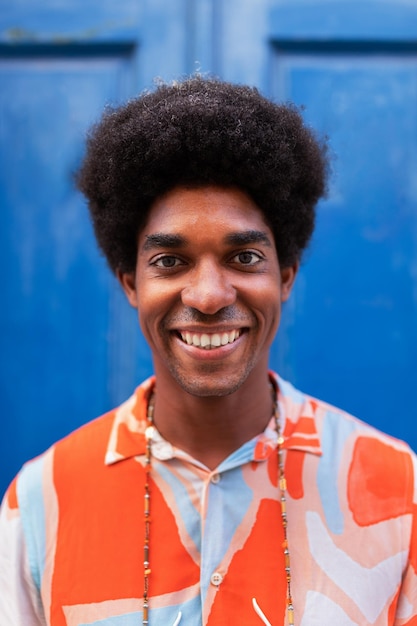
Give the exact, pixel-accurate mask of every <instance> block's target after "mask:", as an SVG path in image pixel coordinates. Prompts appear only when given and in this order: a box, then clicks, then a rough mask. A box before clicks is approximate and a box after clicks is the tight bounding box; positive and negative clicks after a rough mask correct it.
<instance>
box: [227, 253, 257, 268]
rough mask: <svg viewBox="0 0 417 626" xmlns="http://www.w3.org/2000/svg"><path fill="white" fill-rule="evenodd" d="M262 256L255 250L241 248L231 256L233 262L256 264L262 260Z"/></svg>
mask: <svg viewBox="0 0 417 626" xmlns="http://www.w3.org/2000/svg"><path fill="white" fill-rule="evenodd" d="M262 260H263V259H262V256H261V255H260V254H258V253H257V252H251V251H250V250H242V252H238V254H235V255H234V256H233V257H232V261H233V262H234V263H239V265H249V266H251V265H256V264H257V263H260V262H261V261H262Z"/></svg>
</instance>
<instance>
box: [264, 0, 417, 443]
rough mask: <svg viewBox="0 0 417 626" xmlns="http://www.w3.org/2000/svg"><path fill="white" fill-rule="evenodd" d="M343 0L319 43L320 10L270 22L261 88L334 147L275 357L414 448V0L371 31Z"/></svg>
mask: <svg viewBox="0 0 417 626" xmlns="http://www.w3.org/2000/svg"><path fill="white" fill-rule="evenodd" d="M364 4H366V3H364ZM328 6H329V5H328V4H327V7H328ZM355 6H356V5H355ZM320 7H321V8H323V7H324V5H323V4H320ZM374 7H375V4H372V3H369V6H367V10H368V11H371V9H372V10H373V9H374ZM315 8H316V9H317V10H318V9H319V3H318V4H317V5H316V7H315ZM333 8H336V7H333ZM341 8H342V9H343V10H342V11H341V12H339V11H336V13H337V14H338V16H339V18H340V21H339V22H337V24H338V27H337V28H336V26H335V28H334V31H332V35H331V37H329V38H328V40H326V37H327V36H328V34H329V31H328V22H326V19H325V17H324V11H323V14H322V15H319V14H315V18H316V21H315V23H314V24H315V25H314V29H313V26H312V25H311V23H308V24H306V29H307V30H308V29H310V30H309V31H308V32H307V30H305V31H303V32H302V31H301V21H300V20H299V21H298V22H297V24H298V25H299V26H300V28H298V27H297V28H296V27H295V21H294V20H295V15H294V13H293V11H292V8H290V7H289V6H287V7H286V9H287V10H288V14H290V15H291V16H292V18H294V20H293V21H291V20H289V19H288V20H287V21H285V19H284V17H285V11H283V12H280V11H276V12H275V13H274V19H275V18H276V19H277V22H276V24H275V22H274V21H273V20H272V21H271V23H272V25H274V24H275V25H276V26H277V29H276V31H274V32H273V33H271V37H270V41H271V42H272V43H271V48H270V61H269V67H270V76H269V79H270V80H269V86H270V93H271V94H272V95H273V96H274V97H275V98H277V99H278V100H286V99H290V100H293V101H295V102H296V103H297V104H299V105H302V106H303V107H305V116H306V118H307V120H308V121H309V122H310V123H311V124H312V126H313V127H315V128H318V129H319V130H320V131H321V132H322V133H324V134H327V135H328V136H329V137H330V147H331V151H332V153H333V156H334V159H333V165H332V168H333V174H332V179H331V186H330V192H329V197H328V199H327V201H325V202H323V203H322V204H321V208H320V211H319V215H318V223H317V231H316V235H315V238H314V240H313V243H312V246H311V250H310V252H309V253H308V255H307V258H306V263H305V265H304V266H303V267H302V270H301V273H300V277H299V280H298V284H297V286H296V289H295V293H294V301H293V302H292V303H291V304H290V306H289V307H288V309H289V310H287V311H286V312H285V315H284V328H283V329H282V331H281V333H280V337H279V338H278V341H277V343H276V352H275V354H274V359H273V360H274V362H275V363H277V364H279V366H280V369H281V370H282V371H284V373H286V374H287V375H288V376H289V377H290V378H291V379H293V380H295V382H296V384H297V385H298V386H300V387H301V388H304V389H306V390H308V391H309V392H310V393H313V394H315V395H318V396H320V397H324V398H326V399H327V400H328V401H329V402H332V403H334V404H337V405H339V406H342V407H344V408H345V409H346V410H349V411H351V412H353V413H355V414H357V415H358V416H360V417H362V418H363V419H364V420H366V421H369V422H371V423H373V424H374V425H376V426H377V427H379V428H381V429H383V430H385V431H386V432H389V433H391V434H393V435H395V436H398V437H401V438H403V439H406V440H407V441H408V442H410V444H411V445H412V446H413V447H414V448H415V449H417V427H416V423H415V419H414V418H415V416H414V413H415V409H414V402H413V399H412V391H413V390H414V389H415V387H416V383H417V323H416V322H417V297H416V294H417V272H416V268H417V253H416V250H417V248H416V243H417V242H416V233H417V211H416V207H417V125H416V118H415V111H416V107H417V89H416V85H417V40H416V38H415V32H416V27H417V19H415V18H416V16H417V13H416V11H417V4H416V3H407V5H406V6H399V5H398V4H397V3H396V4H395V7H394V5H393V4H389V3H385V6H384V7H383V10H382V12H381V13H380V14H379V17H378V20H376V21H375V20H371V22H372V23H369V27H368V30H367V29H366V23H365V24H364V23H363V22H361V21H359V24H358V27H357V28H356V30H355V21H354V19H353V8H354V7H353V3H352V5H351V9H352V10H351V12H350V19H348V13H349V12H348V8H349V7H348V3H343V4H342V5H341ZM365 8H366V7H365V6H364V5H363V6H362V11H365ZM394 8H395V11H394V12H396V16H395V19H394V17H393V10H394ZM337 9H340V7H337ZM403 9H404V11H403V12H402V10H403ZM308 14H309V15H310V13H308ZM278 15H279V16H280V18H282V19H281V20H280V21H279V25H278V18H277V16H278ZM364 15H365V16H366V15H367V14H366V12H365V14H364ZM286 17H287V18H288V15H287V16H286ZM320 17H322V18H323V28H322V29H321V30H320V25H319V23H320ZM411 18H413V19H412V23H411V24H409V23H408V21H409V20H410V19H411ZM363 19H365V17H363ZM366 19H369V20H370V17H369V15H368V17H367V18H366ZM391 19H393V20H394V28H393V30H390V31H389V36H388V35H387V33H384V28H385V29H387V32H388V30H389V29H388V26H389V20H391ZM401 24H402V25H403V28H402V30H401V28H400V25H401ZM291 32H293V37H291V36H290V35H291ZM393 34H395V37H394V36H393ZM301 35H302V36H301ZM307 35H309V36H310V39H308V38H307ZM347 35H348V36H349V40H347ZM365 35H366V37H365ZM385 35H387V36H386V39H385V40H384V39H383V37H384V36H385ZM281 36H282V39H281ZM338 36H339V38H338ZM412 36H413V37H414V39H412ZM299 37H300V38H299ZM373 37H375V40H374V41H373V40H372V38H373ZM280 339H281V341H282V344H281V343H280Z"/></svg>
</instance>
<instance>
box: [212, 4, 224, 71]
mask: <svg viewBox="0 0 417 626" xmlns="http://www.w3.org/2000/svg"><path fill="white" fill-rule="evenodd" d="M211 17H212V19H211V45H212V51H211V64H212V72H213V74H215V75H216V76H218V77H221V75H222V72H223V13H222V0H212V11H211Z"/></svg>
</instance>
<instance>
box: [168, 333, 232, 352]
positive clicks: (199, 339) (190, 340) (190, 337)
mask: <svg viewBox="0 0 417 626" xmlns="http://www.w3.org/2000/svg"><path fill="white" fill-rule="evenodd" d="M241 334H242V330H241V329H238V330H231V331H229V332H224V333H212V334H209V333H191V332H188V331H186V332H182V331H180V336H181V339H182V340H183V341H184V343H186V344H187V345H189V346H195V347H196V348H204V350H213V349H214V348H220V346H226V345H227V344H229V343H234V342H235V341H236V339H238V338H239V337H240V335H241Z"/></svg>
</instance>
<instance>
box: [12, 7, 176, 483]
mask: <svg viewBox="0 0 417 626" xmlns="http://www.w3.org/2000/svg"><path fill="white" fill-rule="evenodd" d="M0 15H1V17H0V84H1V89H0V159H1V163H2V167H1V168H0V205H1V207H2V219H3V228H2V229H1V232H0V255H1V261H2V266H3V270H4V278H5V280H4V281H3V300H2V307H1V308H0V326H1V337H0V352H1V354H2V363H1V378H0V381H1V382H0V389H1V402H2V410H3V420H2V436H1V437H0V457H1V459H2V462H1V466H0V492H2V491H3V490H4V488H5V487H6V485H7V483H8V482H9V481H10V480H11V478H12V477H13V475H14V474H15V473H16V471H17V470H18V469H19V467H20V466H21V465H22V463H23V462H24V461H25V460H27V459H28V458H30V457H33V456H35V455H36V454H39V453H40V452H42V451H43V450H44V449H45V448H46V447H48V446H49V445H50V444H51V443H52V442H53V441H55V440H56V439H57V438H59V437H62V436H63V435H65V434H66V433H68V432H69V431H71V430H73V429H74V428H76V427H77V426H79V425H80V424H82V423H83V422H85V421H87V420H90V419H92V418H94V417H95V416H97V415H99V414H101V413H103V412H104V411H106V410H108V409H110V408H112V407H113V406H115V405H117V404H118V403H120V402H121V401H122V400H123V399H125V398H126V397H127V396H128V395H129V394H130V393H131V392H132V390H133V389H134V387H135V386H136V385H137V384H138V382H139V381H140V380H141V379H143V378H144V377H146V376H148V375H149V374H150V373H151V371H152V366H151V359H150V354H149V350H148V348H147V346H146V344H145V342H144V340H143V338H142V335H141V333H140V330H139V329H138V323H137V319H136V314H135V312H134V310H133V309H131V308H130V307H129V306H128V304H127V302H126V300H125V298H124V296H123V295H122V293H121V289H120V288H119V286H118V285H117V284H116V280H115V279H114V278H113V277H112V275H111V274H110V272H109V271H108V269H107V267H106V264H105V261H104V260H103V258H102V257H101V256H100V254H99V253H98V251H97V249H96V244H95V241H94V236H93V233H92V228H91V225H90V223H89V219H88V215H87V210H86V207H85V202H84V200H83V199H82V198H81V196H80V194H78V193H77V192H76V191H75V188H74V181H73V176H74V172H75V171H76V169H77V167H78V165H79V163H80V160H81V156H82V151H83V145H84V136H85V132H86V130H87V128H88V127H89V126H90V125H91V124H92V123H93V122H94V121H95V120H96V119H97V118H98V116H99V115H100V114H101V112H102V110H103V108H104V106H105V105H107V104H116V103H119V102H121V101H124V100H126V99H127V98H129V97H130V96H132V95H133V94H136V93H138V92H139V91H141V90H142V89H143V88H144V87H145V86H146V87H149V86H150V85H151V83H152V79H153V78H154V77H155V76H159V77H161V78H164V79H169V78H172V77H173V76H178V75H180V74H181V73H183V72H184V67H185V64H186V62H187V55H186V46H185V39H186V38H185V36H184V29H185V24H186V17H187V16H186V10H185V7H184V6H183V3H182V2H180V1H179V0H178V1H177V0H175V1H174V2H172V3H170V4H169V6H166V3H163V2H162V1H158V0H152V2H149V3H144V2H142V3H137V2H124V3H116V2H113V1H107V2H104V3H103V2H102V1H100V2H98V1H94V2H89V3H81V2H71V3H60V4H59V6H58V5H57V3H55V2H44V1H43V2H42V3H38V4H37V3H34V2H33V1H32V0H31V2H30V3H29V2H23V1H22V2H20V3H15V2H3V3H2V7H1V8H0ZM168 50H169V54H168ZM162 59H163V60H164V62H163V63H162Z"/></svg>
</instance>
